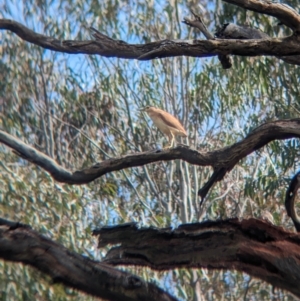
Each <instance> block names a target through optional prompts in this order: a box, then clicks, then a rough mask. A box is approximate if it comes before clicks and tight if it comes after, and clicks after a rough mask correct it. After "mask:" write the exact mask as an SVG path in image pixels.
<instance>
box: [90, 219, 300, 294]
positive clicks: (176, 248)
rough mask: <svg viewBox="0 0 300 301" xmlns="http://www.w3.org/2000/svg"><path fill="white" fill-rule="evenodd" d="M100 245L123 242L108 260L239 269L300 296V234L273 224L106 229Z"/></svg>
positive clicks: (218, 223) (160, 266) (235, 221)
mask: <svg viewBox="0 0 300 301" xmlns="http://www.w3.org/2000/svg"><path fill="white" fill-rule="evenodd" d="M94 235H99V247H100V248H101V247H103V246H106V245H107V244H113V245H116V244H118V245H119V246H117V247H114V248H112V249H111V250H110V251H109V252H108V253H107V256H106V258H105V262H108V263H110V264H113V265H139V266H147V267H150V268H152V269H156V270H166V269H174V268H200V267H201V268H208V269H235V270H238V271H243V272H246V273H248V274H249V275H251V276H254V277H258V278H260V279H262V280H264V281H266V282H268V283H270V284H272V285H274V286H276V287H279V288H282V289H285V290H288V291H290V292H292V293H293V294H295V295H296V296H298V297H300V286H299V285H298V284H299V281H300V276H299V275H300V259H299V252H300V235H299V234H294V233H291V232H286V231H284V230H283V229H282V228H279V227H276V226H273V225H271V224H269V223H268V222H265V221H262V220H257V219H249V220H243V221H239V220H238V219H232V220H225V221H215V222H210V221H208V222H204V223H199V224H198V223H195V224H185V225H181V226H179V227H178V228H177V229H174V230H172V229H170V228H168V229H156V228H141V229H138V228H137V226H136V225H134V224H129V225H125V226H122V225H121V226H113V227H103V228H102V229H98V230H95V231H94Z"/></svg>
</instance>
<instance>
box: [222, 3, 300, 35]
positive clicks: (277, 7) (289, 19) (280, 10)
mask: <svg viewBox="0 0 300 301" xmlns="http://www.w3.org/2000/svg"><path fill="white" fill-rule="evenodd" d="M223 1H224V2H227V3H230V4H234V5H237V6H239V7H242V8H244V9H247V10H251V11H254V12H257V13H260V14H265V15H268V16H273V17H275V18H277V19H278V20H279V21H280V22H281V23H282V24H284V25H286V26H288V27H289V28H291V29H292V30H293V31H294V32H295V34H299V33H300V15H299V14H298V13H297V11H296V10H294V9H293V8H292V7H290V6H289V5H287V4H281V3H277V2H276V1H274V2H273V1H272V0H267V1H265V0H264V1H261V0H223Z"/></svg>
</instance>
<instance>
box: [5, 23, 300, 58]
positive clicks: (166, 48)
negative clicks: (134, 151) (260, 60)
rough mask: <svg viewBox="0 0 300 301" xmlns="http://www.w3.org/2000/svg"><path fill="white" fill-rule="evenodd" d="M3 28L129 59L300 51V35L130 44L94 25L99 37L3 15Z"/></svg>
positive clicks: (55, 46) (57, 45)
mask: <svg viewBox="0 0 300 301" xmlns="http://www.w3.org/2000/svg"><path fill="white" fill-rule="evenodd" d="M0 29H7V30H10V31H12V32H14V33H16V34H17V35H18V36H19V37H20V38H22V39H23V40H25V41H28V42H30V43H33V44H36V45H39V46H41V47H43V48H45V49H50V50H54V51H59V52H65V53H74V54H78V53H85V54H99V55H102V56H105V57H118V58H126V59H138V60H152V59H155V58H164V57H174V56H183V55H186V56H192V57H212V56H216V55H228V54H233V55H241V56H257V55H271V56H285V55H287V56H290V55H300V47H299V46H300V38H299V37H298V36H291V37H287V38H281V39H278V38H274V39H261V40H162V41H157V42H152V43H147V44H127V43H126V42H123V41H120V40H113V39H111V38H109V37H107V36H105V35H103V34H101V33H100V32H98V31H96V30H95V29H93V31H94V34H93V35H94V37H95V38H96V40H93V41H91V40H88V41H74V40H58V39H55V38H52V37H47V36H45V35H42V34H38V33H35V32H34V31H32V30H30V29H28V28H26V27H25V26H23V25H22V24H20V23H18V22H15V21H12V20H7V19H0Z"/></svg>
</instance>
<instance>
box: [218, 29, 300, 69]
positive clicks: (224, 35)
mask: <svg viewBox="0 0 300 301" xmlns="http://www.w3.org/2000/svg"><path fill="white" fill-rule="evenodd" d="M215 35H216V37H217V38H220V39H271V37H270V36H269V35H267V34H266V33H264V32H262V31H260V30H259V29H256V28H251V27H249V26H240V25H236V24H232V23H227V24H224V25H223V26H222V27H221V28H219V29H218V30H217V31H216V33H215ZM276 57H277V58H278V59H281V60H283V61H285V62H286V63H288V64H292V65H300V55H291V56H276Z"/></svg>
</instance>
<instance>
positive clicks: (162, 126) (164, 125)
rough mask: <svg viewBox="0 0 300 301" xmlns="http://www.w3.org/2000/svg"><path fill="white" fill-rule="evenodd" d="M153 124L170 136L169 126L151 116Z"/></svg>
mask: <svg viewBox="0 0 300 301" xmlns="http://www.w3.org/2000/svg"><path fill="white" fill-rule="evenodd" d="M150 117H151V119H152V121H153V123H154V124H155V125H156V126H157V127H158V128H159V130H160V131H162V132H163V133H164V134H168V133H169V132H170V129H169V126H168V125H167V124H165V123H164V121H163V120H162V119H161V118H159V117H156V116H150Z"/></svg>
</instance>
